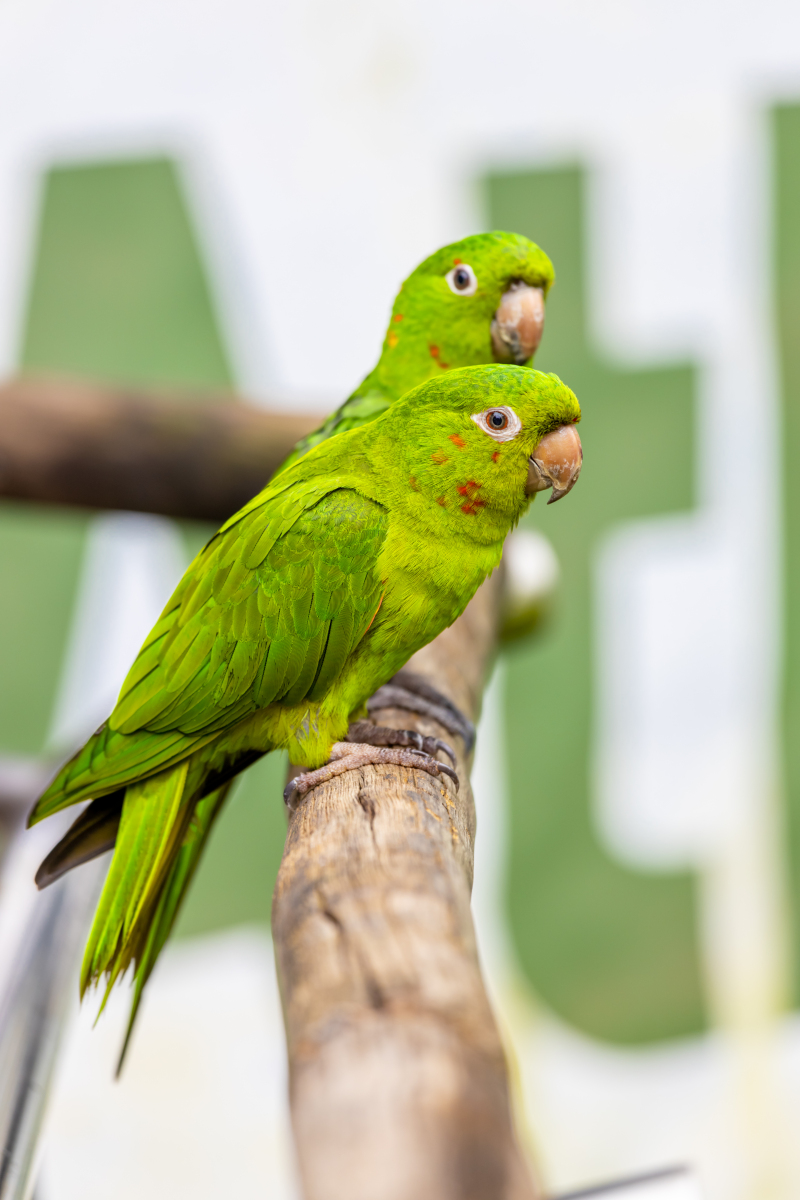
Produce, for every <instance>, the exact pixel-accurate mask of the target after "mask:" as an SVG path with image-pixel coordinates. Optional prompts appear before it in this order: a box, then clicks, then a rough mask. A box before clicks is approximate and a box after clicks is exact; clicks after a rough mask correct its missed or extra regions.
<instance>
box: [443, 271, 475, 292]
mask: <svg viewBox="0 0 800 1200" xmlns="http://www.w3.org/2000/svg"><path fill="white" fill-rule="evenodd" d="M445 279H446V280H447V283H448V286H449V288H450V291H451V292H455V294H456V295H457V296H474V295H475V293H476V292H477V290H478V277H477V275H476V274H475V272H474V271H473V269H472V267H470V266H469V265H468V264H467V263H456V265H455V266H454V267H453V269H452V270H451V271H448V272H447V274H446V275H445Z"/></svg>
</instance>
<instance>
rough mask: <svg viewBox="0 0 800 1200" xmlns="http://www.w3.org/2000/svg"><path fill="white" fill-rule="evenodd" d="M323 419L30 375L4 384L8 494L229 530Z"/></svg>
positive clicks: (2, 441) (0, 412) (0, 419)
mask: <svg viewBox="0 0 800 1200" xmlns="http://www.w3.org/2000/svg"><path fill="white" fill-rule="evenodd" d="M319 420H320V419H319V417H317V416H313V415H308V414H294V413H291V414H288V413H276V412H268V411H266V410H265V409H259V408H255V407H253V406H252V405H249V404H241V403H240V404H237V403H234V402H233V401H232V399H230V398H229V399H227V400H225V399H220V398H216V399H213V398H212V399H210V398H209V397H208V396H207V395H205V396H203V395H200V396H198V395H194V396H189V395H184V396H176V395H175V394H166V395H156V394H153V393H152V392H147V391H146V390H144V389H141V390H137V389H135V388H113V387H106V386H102V385H100V384H94V383H86V382H81V381H76V380H64V379H52V378H47V377H36V376H31V377H23V378H20V379H15V380H12V381H10V382H8V383H6V384H4V385H2V386H0V496H5V497H7V498H9V499H15V500H38V501H44V502H45V503H49V504H69V505H78V506H81V507H87V508H111V509H131V510H133V511H136V512H149V513H161V514H163V515H164V516H167V517H189V518H192V519H196V520H200V521H215V522H222V521H224V520H225V519H226V518H227V517H229V516H230V515H231V514H232V513H234V512H236V510H237V509H238V508H241V506H242V505H243V504H244V503H246V501H248V500H249V499H250V498H251V497H252V496H254V495H255V494H256V492H259V491H260V490H261V488H263V486H264V484H265V483H266V481H267V479H268V478H269V476H270V475H271V474H272V472H273V471H274V470H275V468H276V467H277V466H279V464H280V463H282V462H283V460H284V459H285V458H286V456H287V454H288V453H289V451H290V450H291V449H292V447H293V446H294V445H295V443H296V442H297V441H298V439H299V438H301V437H303V436H304V435H305V434H306V433H309V432H310V431H311V430H312V429H314V428H315V427H316V426H317V425H318V424H319Z"/></svg>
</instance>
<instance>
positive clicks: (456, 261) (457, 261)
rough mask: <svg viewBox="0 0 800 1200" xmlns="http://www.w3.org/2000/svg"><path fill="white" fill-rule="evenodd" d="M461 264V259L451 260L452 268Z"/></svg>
mask: <svg viewBox="0 0 800 1200" xmlns="http://www.w3.org/2000/svg"><path fill="white" fill-rule="evenodd" d="M462 262H463V259H460V258H454V259H453V266H454V267H460V266H461V263H462Z"/></svg>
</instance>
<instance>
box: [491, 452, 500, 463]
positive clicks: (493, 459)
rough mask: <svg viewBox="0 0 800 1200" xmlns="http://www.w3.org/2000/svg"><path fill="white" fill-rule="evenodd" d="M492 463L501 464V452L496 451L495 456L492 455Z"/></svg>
mask: <svg viewBox="0 0 800 1200" xmlns="http://www.w3.org/2000/svg"><path fill="white" fill-rule="evenodd" d="M492 462H500V451H499V450H495V452H494V454H493V455H492Z"/></svg>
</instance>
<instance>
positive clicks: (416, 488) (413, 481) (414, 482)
mask: <svg viewBox="0 0 800 1200" xmlns="http://www.w3.org/2000/svg"><path fill="white" fill-rule="evenodd" d="M408 486H409V487H410V488H411V490H412V492H418V491H419V484H418V483H417V480H416V477H415V476H414V475H409V477H408Z"/></svg>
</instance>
